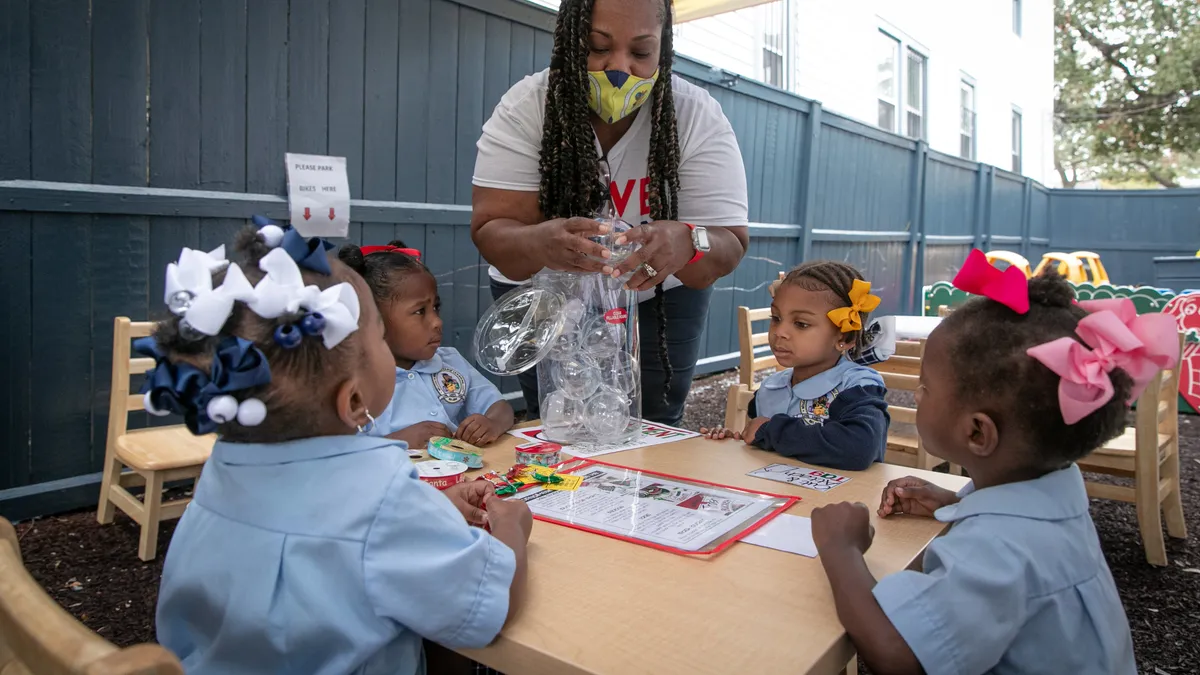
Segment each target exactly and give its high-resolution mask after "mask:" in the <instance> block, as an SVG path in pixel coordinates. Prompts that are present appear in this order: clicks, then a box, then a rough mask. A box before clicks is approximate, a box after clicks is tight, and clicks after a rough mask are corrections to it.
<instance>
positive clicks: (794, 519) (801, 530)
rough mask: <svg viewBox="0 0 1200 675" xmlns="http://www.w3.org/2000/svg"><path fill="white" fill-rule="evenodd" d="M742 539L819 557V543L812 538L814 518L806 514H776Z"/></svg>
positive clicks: (757, 544) (780, 549)
mask: <svg viewBox="0 0 1200 675" xmlns="http://www.w3.org/2000/svg"><path fill="white" fill-rule="evenodd" d="M742 541H743V542H745V543H747V544H754V545H755V546H763V547H766V548H773V549H775V550H777V551H786V552H788V553H795V554H797V555H802V556H807V557H809V558H815V557H817V545H816V544H814V543H813V538H812V520H811V519H809V518H805V517H804V516H793V515H789V514H787V513H785V514H782V515H779V516H776V517H775V518H774V519H772V520H769V521H767V523H766V524H765V525H763V526H762V527H760V528H758V529H757V530H755V531H753V532H751V533H750V534H748V535H746V536H745V537H743V538H742Z"/></svg>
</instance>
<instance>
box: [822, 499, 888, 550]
mask: <svg viewBox="0 0 1200 675" xmlns="http://www.w3.org/2000/svg"><path fill="white" fill-rule="evenodd" d="M812 534H813V543H815V544H816V545H817V552H818V553H822V552H823V551H825V550H830V549H836V548H849V549H852V550H855V551H858V552H859V553H866V552H867V549H868V548H871V540H872V539H874V538H875V528H874V527H872V526H871V511H870V510H869V509H868V508H867V506H866V504H863V503H861V502H855V503H853V504H851V503H850V502H842V503H840V504H830V505H829V506H822V507H819V508H816V509H813V512H812Z"/></svg>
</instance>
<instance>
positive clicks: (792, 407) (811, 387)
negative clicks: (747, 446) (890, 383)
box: [754, 356, 884, 424]
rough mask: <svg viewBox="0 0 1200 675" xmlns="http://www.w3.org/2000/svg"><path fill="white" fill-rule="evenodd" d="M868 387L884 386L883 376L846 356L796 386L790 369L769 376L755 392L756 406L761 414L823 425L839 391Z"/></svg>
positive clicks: (757, 413)
mask: <svg viewBox="0 0 1200 675" xmlns="http://www.w3.org/2000/svg"><path fill="white" fill-rule="evenodd" d="M868 386H874V387H883V386H884V385H883V377H882V376H881V375H880V374H879V373H878V372H876V371H875V370H874V369H871V368H868V367H866V366H861V365H859V364H857V363H855V362H853V361H851V360H850V359H848V358H846V357H844V356H843V357H842V359H841V360H840V361H838V362H837V364H836V365H835V366H834V367H832V368H830V369H829V370H826V371H825V372H822V373H817V374H816V375H813V376H812V377H810V378H808V379H807V380H803V381H801V382H799V383H798V384H796V386H792V369H791V368H787V369H785V370H781V371H779V372H777V373H774V374H772V375H770V376H768V377H767V378H766V379H765V380H763V381H762V385H761V386H760V387H759V388H758V393H757V394H755V395H754V406H755V409H756V415H757V416H758V417H774V416H775V415H784V414H786V415H787V416H788V417H798V418H801V419H803V420H804V421H805V422H807V423H809V424H821V423H823V422H824V421H825V420H826V419H828V417H829V408H830V406H831V405H833V401H834V399H836V398H837V395H838V394H839V393H841V392H843V391H845V390H846V389H850V388H851V387H868Z"/></svg>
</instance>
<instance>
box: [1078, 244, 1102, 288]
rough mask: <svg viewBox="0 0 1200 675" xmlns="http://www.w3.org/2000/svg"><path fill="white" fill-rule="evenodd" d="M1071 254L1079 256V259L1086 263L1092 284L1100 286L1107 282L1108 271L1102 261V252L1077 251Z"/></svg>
mask: <svg viewBox="0 0 1200 675" xmlns="http://www.w3.org/2000/svg"><path fill="white" fill-rule="evenodd" d="M1071 255H1073V256H1075V257H1076V258H1079V261H1080V262H1082V263H1083V264H1084V267H1085V270H1086V271H1087V272H1088V273H1089V275H1090V276H1091V278H1092V284H1094V285H1096V286H1099V285H1100V284H1107V283H1109V281H1108V272H1107V271H1106V270H1105V269H1104V265H1102V264H1101V263H1100V254H1099V253H1092V252H1091V251H1075V252H1074V253H1072V254H1071Z"/></svg>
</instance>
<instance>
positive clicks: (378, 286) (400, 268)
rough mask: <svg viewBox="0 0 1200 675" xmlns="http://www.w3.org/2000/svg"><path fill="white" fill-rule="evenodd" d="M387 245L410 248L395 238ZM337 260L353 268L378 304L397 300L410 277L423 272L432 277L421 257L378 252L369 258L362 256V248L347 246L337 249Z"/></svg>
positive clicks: (393, 252) (368, 256) (396, 252)
mask: <svg viewBox="0 0 1200 675" xmlns="http://www.w3.org/2000/svg"><path fill="white" fill-rule="evenodd" d="M388 246H395V247H396V248H407V247H406V246H405V245H404V242H402V241H400V240H399V239H393V240H392V241H390V242H388ZM338 260H341V261H342V262H344V263H346V266H347V267H349V268H350V269H352V270H354V271H355V272H358V274H359V275H360V276H361V277H362V278H363V279H364V280H365V281H366V282H367V286H368V287H370V289H371V296H372V297H374V298H375V302H377V303H379V302H387V301H389V300H392V299H394V298H395V297H396V294H397V293H398V291H399V287H400V282H401V281H402V280H403V279H404V278H406V277H407V276H408V275H410V274H414V273H416V272H424V273H426V274H432V273H431V272H430V271H429V268H427V267H425V265H424V263H422V262H421V260H420V258H415V257H413V256H411V255H408V254H407V253H401V252H399V251H376V252H375V253H370V254H368V255H363V254H362V249H360V248H359V247H357V246H355V245H353V244H347V245H346V246H343V247H341V248H339V249H338Z"/></svg>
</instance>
